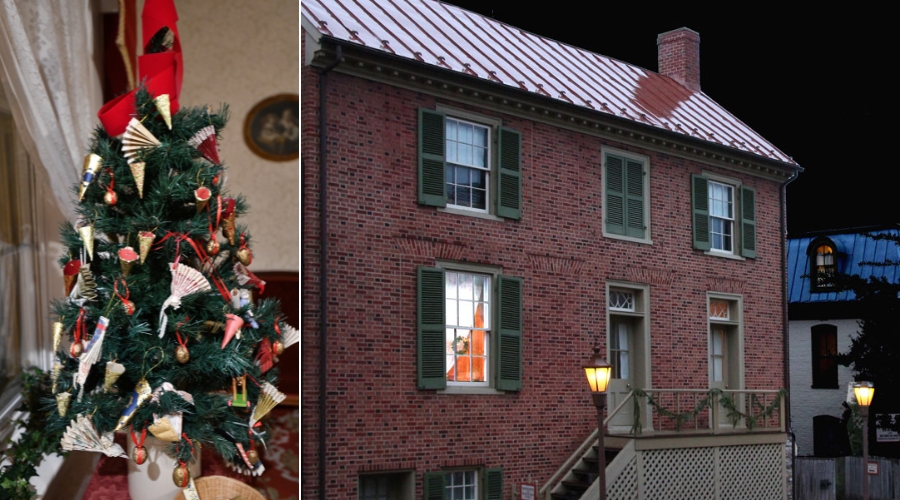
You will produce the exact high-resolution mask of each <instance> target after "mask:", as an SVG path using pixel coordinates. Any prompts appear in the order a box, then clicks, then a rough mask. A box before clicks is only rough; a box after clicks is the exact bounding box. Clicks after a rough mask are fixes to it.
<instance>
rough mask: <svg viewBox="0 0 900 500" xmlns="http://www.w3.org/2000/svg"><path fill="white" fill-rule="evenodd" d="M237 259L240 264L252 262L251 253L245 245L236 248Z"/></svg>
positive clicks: (247, 264) (246, 264)
mask: <svg viewBox="0 0 900 500" xmlns="http://www.w3.org/2000/svg"><path fill="white" fill-rule="evenodd" d="M237 259H238V261H240V263H241V264H243V265H245V266H249V265H250V263H251V262H253V253H252V252H251V251H250V249H249V248H247V247H241V248H238V251H237Z"/></svg>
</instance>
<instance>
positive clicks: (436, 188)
mask: <svg viewBox="0 0 900 500" xmlns="http://www.w3.org/2000/svg"><path fill="white" fill-rule="evenodd" d="M445 147H446V144H445V142H444V114H443V113H439V112H437V111H432V110H430V109H423V108H419V203H421V204H422V205H431V206H435V207H445V206H447V194H446V192H445V189H444V148H445Z"/></svg>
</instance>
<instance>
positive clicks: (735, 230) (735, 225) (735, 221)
mask: <svg viewBox="0 0 900 500" xmlns="http://www.w3.org/2000/svg"><path fill="white" fill-rule="evenodd" d="M701 175H702V176H703V177H705V178H706V181H707V194H706V199H707V200H708V203H709V207H710V209H709V215H708V217H709V250H707V251H705V252H703V253H704V254H706V255H715V256H717V257H725V258H727V259H735V260H747V259H746V257H744V256H742V255H741V203H740V200H739V199H738V197H739V196H740V192H741V187H742V183H741V181H740V179H736V178H734V177H726V176H724V175H719V174H714V173H710V172H706V171H704V172H702V173H701ZM713 183H716V184H722V185H725V186H728V187H730V188H731V204H732V209H731V250H719V249H715V248H713V232H712V230H713V219H716V218H718V217H716V216H714V215H712V198H710V196H709V189H710V188H711V186H712V185H713Z"/></svg>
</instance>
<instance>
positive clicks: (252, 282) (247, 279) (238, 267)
mask: <svg viewBox="0 0 900 500" xmlns="http://www.w3.org/2000/svg"><path fill="white" fill-rule="evenodd" d="M234 277H235V278H237V282H238V284H240V285H245V286H248V287H253V286H255V287H256V288H259V293H263V292H265V290H266V282H265V281H263V280H261V279H259V278H257V277H256V275H255V274H253V273H252V272H250V270H249V269H247V267H246V266H244V265H243V264H241V263H240V262H235V263H234Z"/></svg>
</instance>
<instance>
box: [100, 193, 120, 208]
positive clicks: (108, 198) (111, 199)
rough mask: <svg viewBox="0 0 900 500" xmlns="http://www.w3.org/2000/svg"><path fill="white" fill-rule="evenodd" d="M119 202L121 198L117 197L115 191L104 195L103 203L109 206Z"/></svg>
mask: <svg viewBox="0 0 900 500" xmlns="http://www.w3.org/2000/svg"><path fill="white" fill-rule="evenodd" d="M117 201H119V197H118V196H116V192H115V191H107V192H106V194H104V195H103V203H106V204H107V205H109V206H113V205H115V204H116V202H117Z"/></svg>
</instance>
